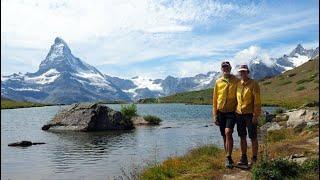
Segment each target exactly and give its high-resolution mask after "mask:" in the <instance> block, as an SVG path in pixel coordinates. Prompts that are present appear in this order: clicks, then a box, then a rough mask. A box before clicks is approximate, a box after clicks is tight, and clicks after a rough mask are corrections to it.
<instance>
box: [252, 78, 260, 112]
mask: <svg viewBox="0 0 320 180" xmlns="http://www.w3.org/2000/svg"><path fill="white" fill-rule="evenodd" d="M253 90H254V91H253V93H254V101H253V103H254V105H253V116H254V117H259V116H260V114H261V98H260V87H259V84H258V83H257V82H255V83H254V89H253Z"/></svg>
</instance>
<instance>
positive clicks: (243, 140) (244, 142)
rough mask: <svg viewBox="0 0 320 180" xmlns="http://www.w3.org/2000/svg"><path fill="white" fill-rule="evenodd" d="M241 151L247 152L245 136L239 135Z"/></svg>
mask: <svg viewBox="0 0 320 180" xmlns="http://www.w3.org/2000/svg"><path fill="white" fill-rule="evenodd" d="M240 146H241V153H242V154H247V136H243V137H240Z"/></svg>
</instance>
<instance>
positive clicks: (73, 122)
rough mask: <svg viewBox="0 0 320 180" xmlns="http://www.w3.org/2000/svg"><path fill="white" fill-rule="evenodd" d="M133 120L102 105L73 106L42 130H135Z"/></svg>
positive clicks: (63, 111)
mask: <svg viewBox="0 0 320 180" xmlns="http://www.w3.org/2000/svg"><path fill="white" fill-rule="evenodd" d="M133 128H134V126H133V123H132V121H131V120H127V119H126V118H123V117H122V114H121V112H119V111H114V110H113V109H111V108H109V107H107V106H105V105H102V104H97V103H96V104H73V105H70V106H69V107H68V108H66V109H64V110H62V111H61V112H59V113H58V114H57V115H56V116H55V117H54V118H53V119H52V120H51V121H50V122H49V123H48V124H46V125H44V126H43V127H42V130H49V129H50V130H74V131H105V130H129V129H133Z"/></svg>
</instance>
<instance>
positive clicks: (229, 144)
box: [225, 128, 233, 156]
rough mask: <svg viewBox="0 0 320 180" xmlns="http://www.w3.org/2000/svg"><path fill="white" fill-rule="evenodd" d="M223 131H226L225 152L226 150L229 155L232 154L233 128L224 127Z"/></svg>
mask: <svg viewBox="0 0 320 180" xmlns="http://www.w3.org/2000/svg"><path fill="white" fill-rule="evenodd" d="M225 133H226V152H227V156H231V155H232V149H233V137H232V133H233V130H232V129H230V128H226V129H225Z"/></svg>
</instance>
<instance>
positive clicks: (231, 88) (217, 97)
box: [212, 75, 240, 116]
mask: <svg viewBox="0 0 320 180" xmlns="http://www.w3.org/2000/svg"><path fill="white" fill-rule="evenodd" d="M239 81H240V80H239V79H238V78H237V77H235V76H234V75H230V77H229V78H228V79H227V78H225V77H223V76H222V77H220V78H219V79H217V80H216V83H215V86H214V90H213V110H212V113H213V116H215V115H217V111H221V112H235V110H236V108H237V97H236V92H237V84H238V82H239Z"/></svg>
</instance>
